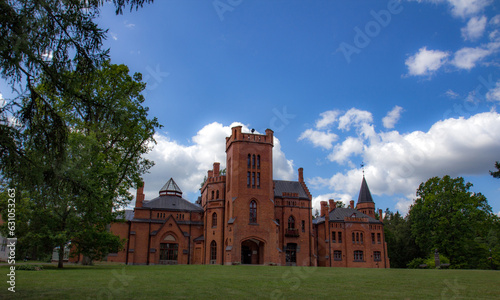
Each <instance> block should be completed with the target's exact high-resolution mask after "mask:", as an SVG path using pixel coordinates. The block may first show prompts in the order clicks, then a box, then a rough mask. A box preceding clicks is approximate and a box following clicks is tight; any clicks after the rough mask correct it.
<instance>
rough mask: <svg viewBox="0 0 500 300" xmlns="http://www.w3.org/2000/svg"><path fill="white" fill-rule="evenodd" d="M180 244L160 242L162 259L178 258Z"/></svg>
mask: <svg viewBox="0 0 500 300" xmlns="http://www.w3.org/2000/svg"><path fill="white" fill-rule="evenodd" d="M178 249H179V244H170V243H169V244H165V243H162V244H160V260H177V251H178Z"/></svg>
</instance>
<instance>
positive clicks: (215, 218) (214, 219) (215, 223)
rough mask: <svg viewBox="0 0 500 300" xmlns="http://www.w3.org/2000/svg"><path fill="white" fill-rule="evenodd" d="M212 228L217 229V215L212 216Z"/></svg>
mask: <svg viewBox="0 0 500 300" xmlns="http://www.w3.org/2000/svg"><path fill="white" fill-rule="evenodd" d="M212 227H217V213H213V214H212Z"/></svg>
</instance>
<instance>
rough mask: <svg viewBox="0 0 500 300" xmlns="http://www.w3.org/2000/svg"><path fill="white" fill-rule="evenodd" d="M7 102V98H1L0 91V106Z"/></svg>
mask: <svg viewBox="0 0 500 300" xmlns="http://www.w3.org/2000/svg"><path fill="white" fill-rule="evenodd" d="M6 104H7V100H5V99H4V98H3V95H2V93H0V108H3V107H4V106H5V105H6Z"/></svg>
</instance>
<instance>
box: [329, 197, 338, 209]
mask: <svg viewBox="0 0 500 300" xmlns="http://www.w3.org/2000/svg"><path fill="white" fill-rule="evenodd" d="M328 202H329V204H330V211H332V210H334V209H335V208H337V203H336V202H335V200H333V199H330V200H328Z"/></svg>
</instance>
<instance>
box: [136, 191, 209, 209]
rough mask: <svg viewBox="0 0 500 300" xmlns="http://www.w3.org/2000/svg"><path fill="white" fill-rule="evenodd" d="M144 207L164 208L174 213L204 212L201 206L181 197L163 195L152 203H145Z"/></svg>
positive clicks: (151, 201)
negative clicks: (187, 211)
mask: <svg viewBox="0 0 500 300" xmlns="http://www.w3.org/2000/svg"><path fill="white" fill-rule="evenodd" d="M142 207H146V208H162V209H166V210H174V211H186V210H191V211H203V208H202V207H201V206H199V205H196V204H194V203H191V202H189V201H188V200H186V199H183V198H181V197H179V196H172V195H161V196H159V197H156V198H154V199H153V200H150V201H144V202H143V205H142Z"/></svg>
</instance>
